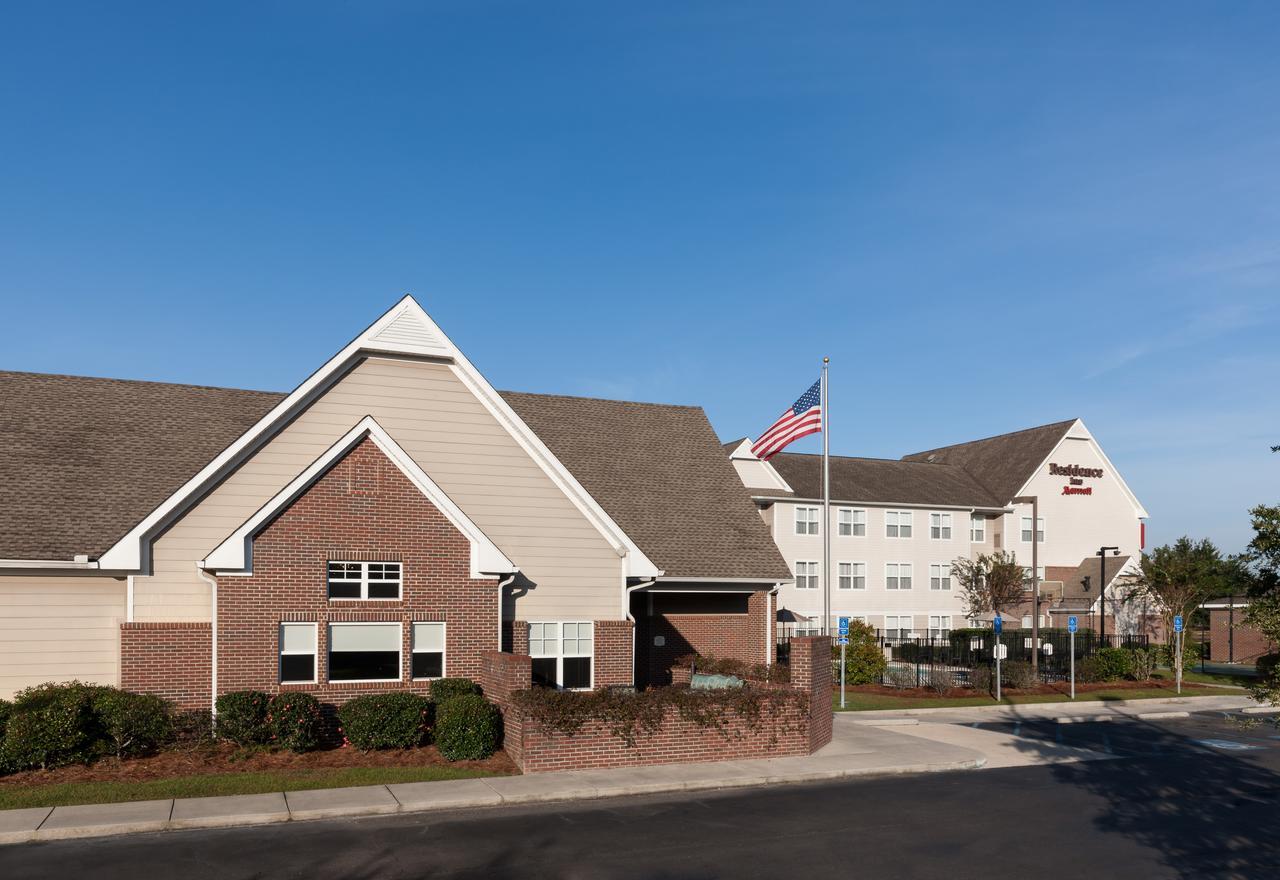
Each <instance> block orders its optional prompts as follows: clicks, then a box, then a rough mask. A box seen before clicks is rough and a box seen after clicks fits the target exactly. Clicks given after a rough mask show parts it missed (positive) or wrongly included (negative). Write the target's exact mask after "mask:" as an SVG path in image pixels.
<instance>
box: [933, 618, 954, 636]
mask: <svg viewBox="0 0 1280 880" xmlns="http://www.w3.org/2000/svg"><path fill="white" fill-rule="evenodd" d="M950 635H951V615H950V614H930V615H929V638H930V639H934V640H936V641H944V640H946V638H947V637H948V636H950Z"/></svg>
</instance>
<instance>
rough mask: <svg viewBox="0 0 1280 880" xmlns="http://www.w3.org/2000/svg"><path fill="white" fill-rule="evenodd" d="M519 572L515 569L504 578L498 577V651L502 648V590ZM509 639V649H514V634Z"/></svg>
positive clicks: (509, 584)
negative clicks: (510, 642)
mask: <svg viewBox="0 0 1280 880" xmlns="http://www.w3.org/2000/svg"><path fill="white" fill-rule="evenodd" d="M519 573H520V570H519V569H516V570H515V571H513V572H511V574H509V575H507V576H506V577H505V578H500V579H499V580H498V650H499V651H501V650H502V591H503V590H505V589H506V588H507V587H509V586H511V584H512V582H513V581H515V579H516V575H518V574H519ZM511 641H512V644H511V650H512V651H515V649H516V646H515V637H514V636H513V637H512V639H511Z"/></svg>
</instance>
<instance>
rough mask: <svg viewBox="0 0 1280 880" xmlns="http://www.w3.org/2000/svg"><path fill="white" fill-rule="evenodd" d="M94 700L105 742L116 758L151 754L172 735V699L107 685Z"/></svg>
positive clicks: (94, 707)
mask: <svg viewBox="0 0 1280 880" xmlns="http://www.w3.org/2000/svg"><path fill="white" fill-rule="evenodd" d="M92 702H93V710H94V712H95V713H96V714H97V716H98V722H99V724H100V726H101V730H102V741H103V745H104V746H105V747H106V748H107V749H109V750H110V752H111V753H112V754H114V755H115V756H116V757H117V758H133V757H137V756H138V755H146V754H150V753H151V752H154V751H155V750H156V749H158V748H159V747H160V745H161V744H162V743H165V742H168V741H169V740H170V738H171V737H172V736H173V717H172V709H171V706H170V704H169V701H168V700H165V699H163V698H161V697H157V696H156V695H155V694H135V693H130V692H129V691H122V690H117V689H115V688H104V689H102V690H100V691H98V692H97V693H95V694H94V695H93V697H92Z"/></svg>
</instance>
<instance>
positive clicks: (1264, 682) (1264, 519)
mask: <svg viewBox="0 0 1280 880" xmlns="http://www.w3.org/2000/svg"><path fill="white" fill-rule="evenodd" d="M1249 513H1250V515H1251V516H1252V518H1253V540H1252V541H1250V542H1249V549H1248V552H1247V553H1245V556H1244V559H1243V560H1241V561H1242V563H1243V564H1244V566H1245V570H1246V571H1247V573H1248V575H1249V580H1250V586H1249V592H1250V594H1251V596H1252V597H1253V598H1252V599H1251V601H1250V603H1249V609H1248V610H1247V611H1246V612H1245V616H1244V617H1245V621H1246V622H1247V623H1248V624H1249V625H1250V626H1252V627H1254V628H1255V629H1257V630H1258V631H1259V632H1261V633H1262V634H1263V636H1265V637H1266V638H1267V640H1268V641H1270V642H1271V643H1272V644H1276V645H1280V506H1276V507H1269V506H1266V505H1259V506H1258V507H1255V508H1254V509H1253V510H1251V511H1249ZM1249 690H1250V691H1252V692H1253V696H1254V698H1255V699H1257V700H1259V701H1263V702H1269V703H1271V704H1272V705H1275V706H1280V654H1269V655H1267V656H1265V657H1262V658H1260V659H1259V661H1258V678H1257V679H1256V681H1255V682H1254V684H1252V685H1251V686H1250V688H1249Z"/></svg>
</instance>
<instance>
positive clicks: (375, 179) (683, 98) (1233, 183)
mask: <svg viewBox="0 0 1280 880" xmlns="http://www.w3.org/2000/svg"><path fill="white" fill-rule="evenodd" d="M854 6H859V7H863V8H861V9H853V8H850V7H854ZM876 7H879V8H876ZM1278 44H1280V6H1278V5H1277V4H1274V3H1231V4H1204V3H1191V4H1176V3H1161V4H1151V3H1147V4H1121V3H1098V4H1095V5H1093V6H1092V7H1091V8H1089V7H1086V5H1085V4H1065V3H1063V4H1026V3H1010V4H1007V5H1005V6H1003V7H1001V6H999V5H997V4H972V3H966V4H958V3H938V4H919V5H917V4H898V3H893V4H850V3H843V2H842V3H832V4H815V5H803V4H796V3H777V4H758V3H744V2H729V3H698V4H690V3H684V2H673V3H641V4H637V3H629V4H622V3H602V2H591V3H581V4H557V3H524V4H501V3H488V2H475V0H469V2H454V3H435V4H431V3H409V2H376V0H371V2H367V3H324V2H306V3H302V2H297V3H280V2H254V3H247V4H237V3H231V2H225V3H220V4H214V5H208V6H205V7H204V9H203V11H202V12H198V11H194V9H193V7H191V6H190V5H189V4H174V3H156V4H150V5H145V4H126V3H121V4H102V3H93V4H83V5H79V6H77V5H75V4H66V3H56V4H55V3H48V4H40V3H35V4H22V5H11V6H10V7H9V8H8V9H7V10H6V13H5V16H4V25H3V27H0V305H2V306H3V310H2V312H0V315H2V316H3V324H4V328H5V329H4V335H3V344H2V347H0V368H7V369H20V370H35V371H47V372H64V373H79V374H89V375H103V376H118V377H128V378H142V379H158V380H169V381H178V382H194V383H205V384H216V385H230V386H243V387H253V388H269V389H289V388H292V387H293V386H294V385H296V384H297V383H298V382H299V381H301V380H302V379H303V378H304V377H305V376H306V375H307V373H309V372H310V371H311V370H312V369H313V368H314V367H315V366H317V365H318V364H319V363H320V362H321V361H322V360H323V359H324V358H325V357H327V356H328V355H329V354H331V353H332V352H333V351H334V350H336V349H337V347H338V346H339V345H341V344H342V343H343V342H345V341H346V340H347V339H348V338H350V337H351V336H352V335H354V334H355V332H356V331H358V330H359V329H361V328H362V327H363V326H364V325H365V324H366V323H367V322H368V321H370V320H371V319H372V318H374V317H375V316H376V315H378V314H379V313H380V312H381V311H382V310H383V309H385V308H386V307H387V306H389V305H390V304H391V303H392V302H394V301H395V300H396V299H397V298H398V297H399V296H400V295H402V294H403V293H406V292H412V293H414V294H415V295H417V296H418V297H419V299H420V300H421V301H422V302H423V304H424V305H425V306H426V308H427V309H428V311H430V312H431V313H432V314H433V315H434V316H435V317H436V319H437V320H438V321H439V322H440V324H441V325H442V326H443V327H444V328H445V330H446V331H447V332H448V333H449V334H450V335H451V336H452V337H453V338H454V339H455V341H457V342H458V343H459V345H461V346H462V347H463V349H464V350H466V351H467V352H468V353H469V355H470V356H471V358H472V360H473V361H475V362H476V363H477V365H479V366H480V368H481V369H482V370H483V371H484V372H485V373H486V374H487V376H488V377H489V378H490V380H491V381H492V382H493V383H494V384H495V385H497V386H498V387H500V388H515V389H524V390H532V391H544V392H557V393H566V394H583V395H595V396H608V397H623V398H632V399H640V400H656V401H668V402H679V403H696V404H701V405H703V406H704V407H705V408H706V409H707V412H708V414H709V415H710V417H711V419H712V422H713V423H714V425H715V427H716V428H717V430H718V431H719V432H720V434H721V435H722V436H723V437H725V438H731V437H737V436H741V435H743V434H748V433H753V432H756V431H758V430H760V429H761V428H762V427H763V426H765V425H766V424H768V423H769V421H771V420H772V419H773V418H774V417H776V415H777V414H778V412H779V411H780V410H781V409H782V407H783V406H785V405H786V404H788V403H790V401H791V400H793V399H794V398H795V397H796V396H797V395H799V394H800V393H801V392H802V391H803V390H804V389H805V388H806V387H807V386H808V384H809V383H810V382H812V381H813V380H814V379H815V378H816V376H817V370H818V363H819V360H820V358H821V356H822V355H824V354H828V355H830V357H831V359H832V406H833V418H834V424H833V431H832V444H833V451H836V452H840V453H848V454H860V455H873V456H887V457H897V456H899V455H902V454H904V453H907V452H912V451H916V450H918V449H922V448H928V447H931V446H936V445H941V444H944V443H950V442H956V441H961V440H966V439H972V438H975V437H981V436H986V435H990V434H995V433H1000V432H1003V431H1008V430H1014V429H1017V428H1022V427H1028V426H1031V425H1036V424H1040V423H1044V422H1048V421H1056V420H1059V419H1063V418H1069V417H1073V416H1079V417H1082V418H1083V419H1085V421H1086V423H1087V424H1088V425H1089V427H1090V428H1091V429H1092V430H1093V431H1094V432H1095V434H1096V435H1097V436H1098V437H1099V439H1100V440H1101V442H1102V443H1103V445H1104V447H1105V448H1106V449H1107V451H1108V452H1109V453H1110V455H1111V457H1112V459H1113V460H1114V462H1115V463H1116V465H1117V466H1118V467H1119V468H1120V469H1121V471H1122V472H1123V473H1124V474H1125V475H1126V477H1127V478H1128V480H1129V482H1130V484H1131V485H1132V486H1133V488H1134V490H1135V491H1136V492H1137V493H1138V495H1139V496H1140V497H1141V498H1142V500H1143V501H1144V503H1145V504H1146V506H1147V507H1148V509H1149V510H1150V512H1151V514H1152V522H1151V526H1150V533H1151V536H1152V538H1154V540H1155V541H1157V542H1163V541H1167V540H1170V539H1172V538H1174V537H1176V536H1177V535H1180V534H1183V533H1190V534H1192V535H1196V536H1199V535H1207V536H1210V537H1212V538H1214V539H1215V540H1217V541H1218V542H1220V543H1221V544H1222V545H1223V546H1224V547H1225V548H1226V549H1229V550H1236V549H1239V548H1240V547H1242V546H1243V544H1244V542H1245V541H1246V540H1247V537H1248V526H1247V517H1246V510H1247V508H1248V507H1249V506H1251V505H1253V504H1256V503H1259V502H1263V501H1269V502H1275V501H1277V500H1280V455H1271V454H1270V453H1269V452H1268V447H1269V445H1270V444H1272V443H1280V415H1278V413H1277V410H1278V407H1277V403H1280V390H1278V387H1280V383H1278V381H1277V377H1278V376H1280V370H1278V369H1277V367H1278V366H1280V347H1278V346H1277V338H1278V331H1280V172H1278V171H1277V168H1278V165H1277V158H1278V157H1280V106H1278V105H1280V52H1277V50H1276V47H1277V45H1278ZM803 448H815V449H816V448H817V439H816V438H810V439H809V440H807V441H804V444H803Z"/></svg>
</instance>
